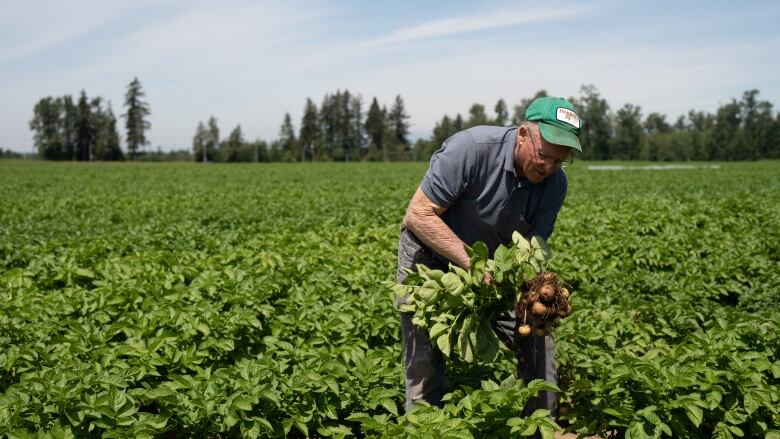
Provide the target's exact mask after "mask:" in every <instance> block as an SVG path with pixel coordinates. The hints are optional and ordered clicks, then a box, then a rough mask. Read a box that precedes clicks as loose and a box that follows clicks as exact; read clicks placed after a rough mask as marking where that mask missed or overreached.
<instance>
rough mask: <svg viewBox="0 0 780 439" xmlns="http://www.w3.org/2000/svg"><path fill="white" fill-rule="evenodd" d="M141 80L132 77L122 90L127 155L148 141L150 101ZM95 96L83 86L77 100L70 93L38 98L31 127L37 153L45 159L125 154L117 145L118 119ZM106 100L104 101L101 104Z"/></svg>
mask: <svg viewBox="0 0 780 439" xmlns="http://www.w3.org/2000/svg"><path fill="white" fill-rule="evenodd" d="M143 96H144V92H143V89H142V88H141V83H140V81H138V78H134V79H133V81H132V82H130V84H129V85H128V86H127V92H126V93H125V107H126V108H127V110H126V112H125V113H124V114H122V118H124V119H125V129H126V140H127V142H126V144H127V150H128V152H129V154H130V159H131V160H133V159H135V158H136V154H137V153H138V151H139V150H140V148H141V147H142V146H143V145H146V144H148V141H147V140H146V130H148V129H149V128H150V124H149V122H148V120H147V118H148V116H149V114H150V110H149V104H148V103H146V102H144V101H143V100H142V98H143ZM105 102H106V101H105V100H104V99H103V98H101V97H99V96H97V97H91V98H90V97H88V96H87V93H86V91H84V90H82V91H81V95H80V96H79V99H78V102H76V101H74V99H73V97H72V96H70V95H64V96H61V97H51V96H47V97H45V98H42V99H40V100H39V101H38V102H37V103H36V104H35V107H34V108H33V118H32V119H31V120H30V123H29V124H30V129H31V130H32V131H33V141H34V143H35V148H36V150H37V152H38V157H40V158H42V159H46V160H79V161H91V160H123V159H124V158H125V157H124V156H125V154H124V152H123V150H122V148H121V146H120V140H119V132H118V130H117V119H116V117H115V116H114V112H113V110H112V108H111V102H107V103H105ZM104 103H105V104H104Z"/></svg>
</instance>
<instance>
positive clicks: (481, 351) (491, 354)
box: [476, 319, 499, 362]
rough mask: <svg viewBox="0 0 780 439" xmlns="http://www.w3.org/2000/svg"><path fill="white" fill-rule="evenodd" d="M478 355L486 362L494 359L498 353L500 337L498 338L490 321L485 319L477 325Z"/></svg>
mask: <svg viewBox="0 0 780 439" xmlns="http://www.w3.org/2000/svg"><path fill="white" fill-rule="evenodd" d="M476 348H477V357H479V359H480V360H482V361H485V362H490V361H493V360H494V359H495V358H496V354H497V353H498V348H499V345H498V338H496V334H495V332H493V328H492V327H491V326H490V321H488V320H487V319H483V320H482V321H481V322H480V324H479V327H477V343H476Z"/></svg>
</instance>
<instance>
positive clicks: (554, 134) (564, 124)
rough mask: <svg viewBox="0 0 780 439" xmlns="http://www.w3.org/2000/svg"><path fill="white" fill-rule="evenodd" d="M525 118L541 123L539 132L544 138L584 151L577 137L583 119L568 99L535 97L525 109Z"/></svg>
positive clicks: (556, 143)
mask: <svg viewBox="0 0 780 439" xmlns="http://www.w3.org/2000/svg"><path fill="white" fill-rule="evenodd" d="M525 120H528V121H532V122H538V123H539V132H541V133H542V137H544V140H546V141H548V142H550V143H553V144H555V145H563V146H568V147H569V148H574V149H576V150H577V151H579V152H582V147H581V146H580V140H579V139H578V138H577V136H579V135H580V127H581V126H582V120H581V119H580V116H579V115H577V110H575V109H574V105H572V104H571V102H569V101H567V100H566V99H563V98H554V97H552V96H545V97H541V98H536V99H534V101H533V102H531V105H529V106H528V109H527V110H525Z"/></svg>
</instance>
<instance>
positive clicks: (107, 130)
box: [99, 102, 124, 160]
mask: <svg viewBox="0 0 780 439" xmlns="http://www.w3.org/2000/svg"><path fill="white" fill-rule="evenodd" d="M101 131H102V133H103V134H102V136H103V137H102V138H103V139H104V143H103V144H102V145H103V147H102V149H101V154H100V156H99V157H100V160H122V159H124V154H123V153H122V148H121V147H120V146H119V132H118V131H117V128H116V116H114V110H112V109H111V102H109V103H108V109H107V110H106V113H105V115H104V117H103V125H102V130H101Z"/></svg>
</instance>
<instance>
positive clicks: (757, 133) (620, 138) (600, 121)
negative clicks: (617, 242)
mask: <svg viewBox="0 0 780 439" xmlns="http://www.w3.org/2000/svg"><path fill="white" fill-rule="evenodd" d="M758 95H759V91H758V90H748V91H745V92H744V93H743V94H742V98H741V99H740V100H736V99H731V101H729V102H727V103H725V104H722V105H721V106H720V107H719V108H718V109H717V110H716V111H715V113H705V112H703V111H697V110H690V111H689V112H688V113H687V114H686V115H681V116H679V117H678V118H677V119H676V120H674V121H669V120H667V118H666V115H663V114H660V113H657V112H651V113H649V114H647V115H646V116H644V115H643V114H642V108H641V107H640V106H638V105H634V104H630V103H627V104H625V105H623V106H622V107H620V108H618V109H617V110H616V111H613V110H612V109H611V108H610V106H609V104H608V103H607V101H606V99H604V98H603V97H601V95H600V93H599V91H598V90H597V89H596V87H595V86H593V85H583V86H582V87H581V88H580V95H579V96H578V97H569V98H568V99H569V101H571V102H572V103H573V104H574V106H575V107H576V108H577V111H578V112H579V114H580V116H581V118H582V119H583V121H584V124H583V126H582V129H581V132H580V141H581V143H582V145H583V152H582V155H581V158H582V159H587V160H649V161H689V160H721V161H728V160H757V159H777V158H780V113H773V111H772V104H771V103H770V102H768V101H764V100H760V99H759V98H758ZM540 96H547V92H546V91H545V90H540V91H538V92H537V93H536V94H535V95H534V96H532V97H530V98H527V99H522V100H521V101H520V102H519V103H518V104H516V105H514V107H513V111H512V115H511V117H510V115H509V111H508V108H507V105H506V103H505V101H504V100H503V99H500V100H499V101H498V102H497V103H496V105H495V107H494V109H493V113H494V115H493V116H492V117H489V116H488V114H487V113H486V110H485V106H484V105H482V104H473V105H472V106H471V108H470V109H469V114H468V118H466V119H464V118H463V117H462V116H461V115H460V114H457V115H456V116H454V117H450V116H447V115H445V116H444V117H442V119H441V120H440V121H439V122H437V123H436V126H435V127H434V129H433V133H432V136H431V137H430V138H429V139H421V140H418V141H417V142H416V143H415V145H414V147H415V149H418V150H419V153H418V154H417V156H418V157H420V158H421V159H427V158H429V157H430V156H431V154H432V153H433V152H434V151H436V150H437V149H438V148H439V146H440V145H441V144H442V142H444V140H446V139H447V138H448V137H449V136H451V135H452V134H454V133H456V132H458V131H460V130H462V129H464V128H469V127H472V126H475V125H483V124H493V125H507V124H508V125H517V124H519V123H520V122H521V121H522V120H523V115H524V113H525V109H526V108H527V107H528V105H529V104H530V103H531V102H532V101H533V100H534V99H536V98H537V97H540Z"/></svg>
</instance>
